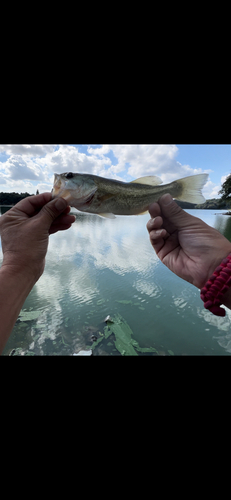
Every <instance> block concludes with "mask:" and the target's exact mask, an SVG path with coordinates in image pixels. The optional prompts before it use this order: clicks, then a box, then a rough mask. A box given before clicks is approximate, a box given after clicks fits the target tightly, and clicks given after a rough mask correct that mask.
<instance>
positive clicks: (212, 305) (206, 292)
mask: <svg viewBox="0 0 231 500" xmlns="http://www.w3.org/2000/svg"><path fill="white" fill-rule="evenodd" d="M230 286H231V254H229V255H228V257H226V258H225V259H223V260H222V262H221V264H220V265H219V266H218V267H217V268H216V269H215V271H214V273H213V274H212V276H211V277H210V278H209V279H208V281H207V283H206V284H205V286H204V287H203V288H202V289H201V299H202V300H203V301H204V307H205V309H208V310H209V311H211V312H212V313H213V314H216V316H225V309H223V308H221V307H220V306H221V304H222V303H223V295H224V293H225V292H227V290H228V289H229V287H230Z"/></svg>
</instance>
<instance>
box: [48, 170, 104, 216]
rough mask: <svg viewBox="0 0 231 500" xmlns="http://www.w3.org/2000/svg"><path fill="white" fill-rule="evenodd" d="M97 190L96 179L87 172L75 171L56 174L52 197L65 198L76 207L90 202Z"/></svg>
mask: <svg viewBox="0 0 231 500" xmlns="http://www.w3.org/2000/svg"><path fill="white" fill-rule="evenodd" d="M96 190H97V186H96V184H95V182H94V180H93V179H92V178H91V176H89V175H87V174H74V173H73V172H65V173H63V174H54V184H53V189H52V197H53V198H64V199H65V200H67V202H68V203H69V204H70V205H72V206H74V207H76V208H78V207H80V206H83V205H85V204H86V203H88V202H90V201H91V200H92V198H93V196H94V193H95V192H96Z"/></svg>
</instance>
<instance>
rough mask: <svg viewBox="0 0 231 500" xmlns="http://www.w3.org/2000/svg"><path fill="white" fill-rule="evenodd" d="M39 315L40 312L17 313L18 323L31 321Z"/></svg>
mask: <svg viewBox="0 0 231 500" xmlns="http://www.w3.org/2000/svg"><path fill="white" fill-rule="evenodd" d="M40 314H41V311H25V310H23V309H22V311H21V312H20V313H19V317H18V319H19V320H20V321H31V320H32V319H37V318H38V317H39V316H40Z"/></svg>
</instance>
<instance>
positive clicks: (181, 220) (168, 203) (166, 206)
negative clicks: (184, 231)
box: [158, 194, 191, 229]
mask: <svg viewBox="0 0 231 500" xmlns="http://www.w3.org/2000/svg"><path fill="white" fill-rule="evenodd" d="M158 203H159V205H160V208H161V212H162V215H163V216H164V217H165V218H166V219H168V221H169V222H171V223H172V224H174V225H175V226H176V227H177V229H181V228H183V227H185V226H186V225H187V226H188V224H189V218H190V217H191V215H189V214H187V212H185V211H184V210H182V208H181V207H179V205H177V203H176V202H175V201H174V200H173V198H172V197H171V195H170V194H164V195H163V196H162V197H161V198H160V199H159V200H158Z"/></svg>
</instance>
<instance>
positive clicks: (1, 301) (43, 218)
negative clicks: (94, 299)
mask: <svg viewBox="0 0 231 500" xmlns="http://www.w3.org/2000/svg"><path fill="white" fill-rule="evenodd" d="M58 202H59V203H58ZM69 210H70V208H69V207H68V206H67V202H66V201H65V200H52V201H51V193H43V194H39V195H37V196H30V197H28V198H25V199H24V200H22V201H20V202H19V203H17V205H15V206H14V207H13V208H11V210H8V212H6V213H5V214H4V215H2V216H1V217H0V233H1V239H2V250H3V263H2V266H1V268H0V316H1V322H0V353H1V352H2V350H3V348H4V346H5V344H6V342H7V339H8V337H9V335H10V333H11V331H12V328H13V326H14V324H15V321H16V320H17V317H18V315H19V312H20V309H21V308H22V306H23V304H24V301H25V299H26V297H27V295H28V294H29V293H30V291H31V289H32V288H33V286H34V284H35V283H36V281H37V280H38V278H39V277H40V276H41V274H42V272H43V270H44V265H45V255H46V252H47V247H48V239H49V234H52V233H56V231H61V230H64V229H68V228H69V227H70V226H71V224H72V222H74V220H75V217H74V216H73V215H68V213H69Z"/></svg>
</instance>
